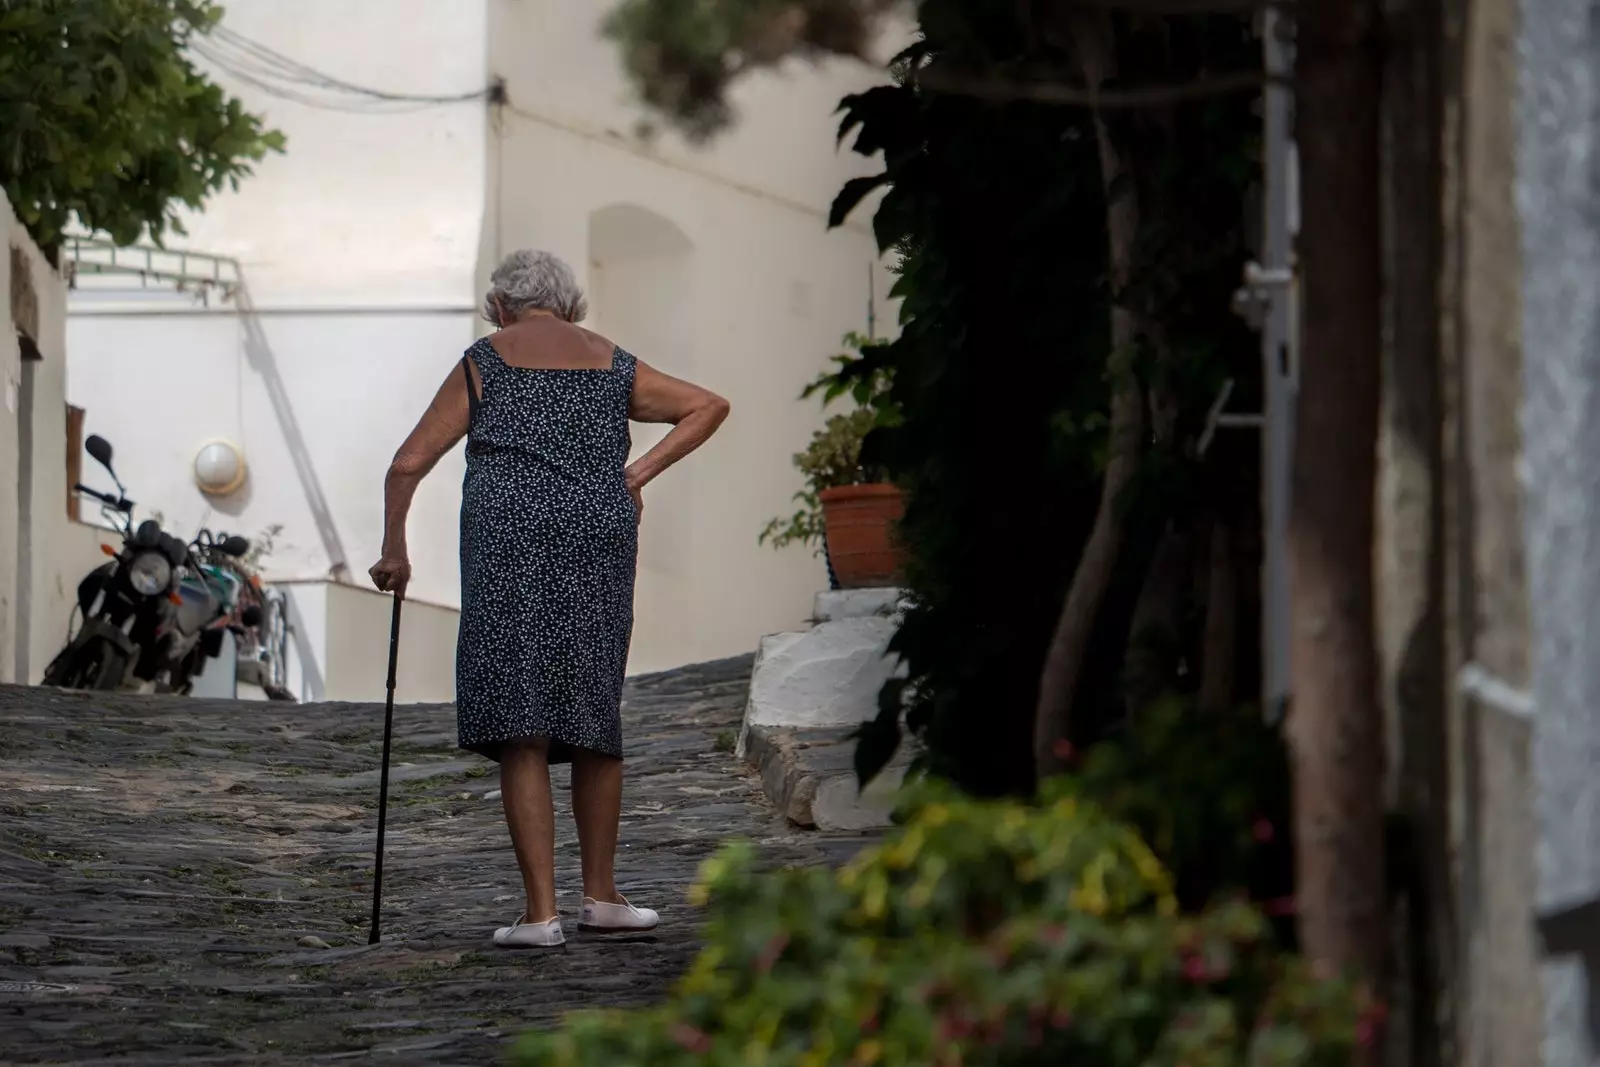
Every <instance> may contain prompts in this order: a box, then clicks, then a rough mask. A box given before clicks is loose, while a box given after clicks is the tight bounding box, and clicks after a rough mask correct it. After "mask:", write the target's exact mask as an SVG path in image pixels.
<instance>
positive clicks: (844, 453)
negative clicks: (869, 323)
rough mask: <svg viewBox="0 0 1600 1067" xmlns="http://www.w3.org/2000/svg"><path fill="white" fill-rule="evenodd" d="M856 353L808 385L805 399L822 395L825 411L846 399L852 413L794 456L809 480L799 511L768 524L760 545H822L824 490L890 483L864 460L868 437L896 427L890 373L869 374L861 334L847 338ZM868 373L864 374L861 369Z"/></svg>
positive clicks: (838, 359) (833, 420) (832, 421)
mask: <svg viewBox="0 0 1600 1067" xmlns="http://www.w3.org/2000/svg"><path fill="white" fill-rule="evenodd" d="M844 341H845V344H846V345H847V346H848V347H849V348H850V349H851V350H852V351H851V352H846V353H844V354H842V355H837V356H834V357H833V360H832V362H833V363H834V365H835V370H833V371H831V372H828V373H824V374H822V375H820V376H818V377H817V379H816V380H815V381H813V382H811V383H810V384H809V385H807V386H806V388H805V390H804V391H803V392H802V393H801V394H800V398H801V399H802V400H807V399H810V398H811V397H813V396H817V395H819V394H820V395H821V397H822V403H823V406H824V407H826V406H827V405H829V404H831V403H832V402H833V401H835V400H837V399H838V398H839V397H841V396H846V395H848V396H849V397H850V398H851V400H853V401H854V402H855V404H856V407H855V408H854V410H852V411H849V412H846V413H843V414H838V415H833V416H831V417H830V418H829V419H828V420H827V421H826V422H824V423H823V424H822V428H821V429H819V430H818V431H817V432H816V433H815V434H813V435H812V437H811V443H810V444H808V445H807V446H806V448H805V450H804V451H802V452H797V453H795V456H794V465H795V469H797V470H798V471H799V472H800V474H801V475H802V477H803V478H804V479H805V485H804V488H802V489H801V490H800V491H799V492H798V493H796V494H795V495H794V500H795V502H796V503H798V504H799V505H800V507H799V508H798V509H797V510H796V511H795V512H794V514H792V515H790V516H788V517H787V518H783V517H779V518H775V519H773V520H772V521H770V522H768V523H767V525H766V528H765V529H763V530H762V531H761V537H760V539H759V540H760V543H761V544H770V545H771V546H772V547H774V548H783V547H785V546H786V545H791V544H805V545H812V546H814V548H815V550H816V551H818V552H820V551H821V546H822V536H823V525H822V500H821V494H822V491H823V490H824V489H832V488H835V487H837V486H842V485H867V484H871V483H874V482H886V481H888V480H889V478H888V474H887V472H886V471H885V470H884V469H883V467H882V465H881V464H875V463H870V462H866V461H863V459H862V448H863V446H864V445H865V442H866V439H867V435H868V434H869V433H871V432H872V431H873V430H874V429H876V428H877V427H880V426H893V425H896V424H897V423H898V421H899V412H898V409H897V408H896V407H895V405H894V403H893V401H892V400H891V399H890V397H889V387H890V382H891V379H890V376H889V373H888V372H887V371H884V370H878V371H876V372H874V371H872V370H871V369H870V359H869V357H868V356H867V355H865V354H864V353H866V352H868V351H870V348H871V342H870V341H869V340H868V339H867V338H865V337H863V336H862V335H860V334H857V333H849V334H846V335H845V338H844ZM864 367H866V368H868V369H865V370H863V369H862V368H864Z"/></svg>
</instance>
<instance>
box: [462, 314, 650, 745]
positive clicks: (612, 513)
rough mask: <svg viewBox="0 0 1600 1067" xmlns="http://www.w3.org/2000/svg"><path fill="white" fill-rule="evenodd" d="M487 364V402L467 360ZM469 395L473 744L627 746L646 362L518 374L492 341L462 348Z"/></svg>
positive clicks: (465, 638)
mask: <svg viewBox="0 0 1600 1067" xmlns="http://www.w3.org/2000/svg"><path fill="white" fill-rule="evenodd" d="M469 360H470V361H471V362H472V363H473V364H475V365H476V366H477V369H478V376H479V378H480V380H481V381H482V383H483V393H482V397H481V399H480V397H479V396H478V393H477V391H476V390H475V389H474V388H473V383H472V377H471V375H470V373H469V372H468V368H467V363H468V361H469ZM461 369H462V373H463V374H465V375H467V396H468V398H469V400H470V402H471V407H472V416H471V420H472V421H471V425H470V429H469V431H468V434H467V475H466V480H465V482H464V484H463V486H462V493H461V631H460V637H459V639H458V641H457V645H456V726H457V730H458V732H459V743H460V746H461V747H462V748H464V749H468V750H470V751H473V752H477V753H481V754H482V755H485V756H488V757H489V758H490V759H494V760H498V759H499V758H500V746H501V745H502V744H504V743H505V742H507V741H515V740H521V739H528V738H548V739H549V742H550V762H552V763H566V762H570V761H571V759H572V752H573V750H574V749H588V750H590V751H593V752H598V753H602V754H604V755H607V756H617V757H620V756H621V755H622V715H621V711H620V706H621V701H622V681H623V676H624V673H625V670H626V665H627V661H628V643H629V640H630V638H631V636H632V632H633V582H634V569H635V565H636V562H637V560H638V543H639V542H638V531H639V516H638V512H637V511H636V509H635V508H634V504H633V498H632V497H631V496H630V495H629V494H628V488H627V483H626V482H625V481H624V479H623V468H624V467H625V466H626V464H627V461H628V449H629V445H630V439H629V433H628V400H629V397H630V395H631V394H632V392H633V378H634V370H635V362H634V358H633V357H632V356H631V355H629V354H628V353H626V352H624V351H623V350H622V349H620V348H614V349H613V351H612V356H611V366H610V368H609V369H607V368H597V369H592V370H589V369H578V370H567V369H535V368H525V367H514V366H512V365H510V364H508V363H506V362H505V361H504V360H502V359H501V358H500V355H499V353H497V352H496V351H495V349H494V345H492V344H491V343H490V342H489V339H488V338H484V339H482V340H480V341H478V342H477V343H476V344H474V345H473V346H472V347H471V348H469V349H467V352H466V355H465V356H463V357H462V368H461Z"/></svg>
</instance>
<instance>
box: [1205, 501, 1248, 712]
mask: <svg viewBox="0 0 1600 1067" xmlns="http://www.w3.org/2000/svg"><path fill="white" fill-rule="evenodd" d="M1209 542H1210V543H1209V545H1208V546H1207V547H1208V553H1207V555H1208V558H1207V560H1206V561H1205V562H1204V564H1202V565H1203V566H1204V567H1205V568H1206V583H1205V589H1206V600H1205V603H1206V621H1205V630H1204V631H1203V636H1202V638H1201V646H1200V649H1201V651H1200V699H1199V705H1200V710H1201V711H1204V712H1210V713H1212V714H1220V713H1222V712H1224V711H1227V710H1228V706H1229V705H1230V704H1232V703H1233V694H1234V688H1235V681H1234V667H1235V660H1236V658H1237V656H1238V652H1239V645H1238V632H1239V621H1238V620H1239V590H1238V586H1237V583H1236V581H1235V576H1234V566H1233V538H1231V537H1230V536H1229V535H1228V524H1227V523H1226V522H1225V521H1224V520H1223V519H1222V518H1221V517H1216V518H1213V519H1212V522H1211V531H1210V538H1209Z"/></svg>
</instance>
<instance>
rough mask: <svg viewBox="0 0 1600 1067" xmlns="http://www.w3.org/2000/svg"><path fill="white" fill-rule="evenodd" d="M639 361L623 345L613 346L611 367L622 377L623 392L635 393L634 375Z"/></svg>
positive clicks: (626, 393) (627, 393)
mask: <svg viewBox="0 0 1600 1067" xmlns="http://www.w3.org/2000/svg"><path fill="white" fill-rule="evenodd" d="M638 364H639V361H638V360H637V359H634V358H633V354H632V353H630V352H629V351H628V350H627V349H625V348H623V347H622V346H621V345H612V346H611V369H612V371H614V372H615V373H616V374H618V375H619V376H620V377H621V378H622V385H623V393H624V394H625V395H629V396H631V395H632V394H633V376H634V372H635V371H636V370H637V369H638Z"/></svg>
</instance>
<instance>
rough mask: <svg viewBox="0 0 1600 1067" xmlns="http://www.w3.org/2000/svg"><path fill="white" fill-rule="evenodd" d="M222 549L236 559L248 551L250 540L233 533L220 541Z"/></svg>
mask: <svg viewBox="0 0 1600 1067" xmlns="http://www.w3.org/2000/svg"><path fill="white" fill-rule="evenodd" d="M222 551H224V552H226V553H227V554H228V555H230V556H232V557H234V558H235V559H237V558H239V557H240V556H242V555H244V554H245V553H246V552H249V551H250V540H249V538H246V537H240V536H239V535H238V534H234V535H232V536H231V537H228V538H227V539H225V540H224V541H223V542H222Z"/></svg>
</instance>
